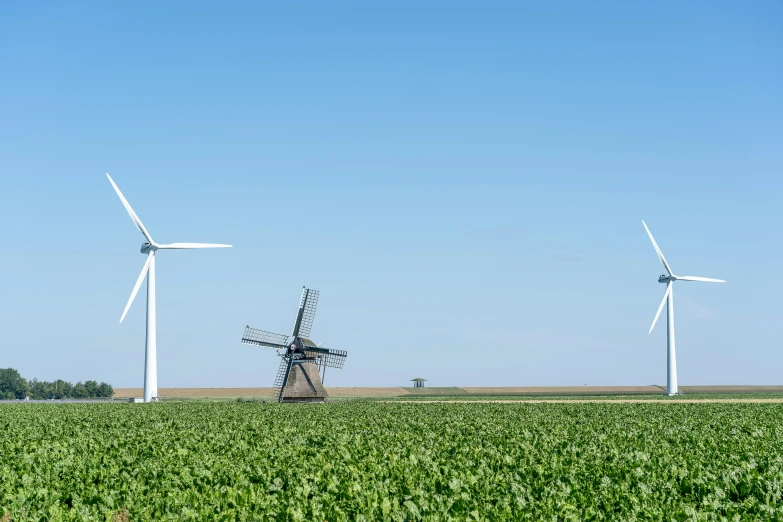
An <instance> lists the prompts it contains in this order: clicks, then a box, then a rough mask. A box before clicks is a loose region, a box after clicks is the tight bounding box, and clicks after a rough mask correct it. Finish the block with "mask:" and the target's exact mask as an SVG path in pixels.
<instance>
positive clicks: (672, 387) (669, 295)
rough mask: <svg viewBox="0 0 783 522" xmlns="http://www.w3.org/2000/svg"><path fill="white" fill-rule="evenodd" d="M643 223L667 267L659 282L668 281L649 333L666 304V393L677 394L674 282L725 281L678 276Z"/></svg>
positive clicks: (721, 281)
mask: <svg viewBox="0 0 783 522" xmlns="http://www.w3.org/2000/svg"><path fill="white" fill-rule="evenodd" d="M642 225H644V229H645V230H646V231H647V235H648V236H650V241H652V244H653V247H655V252H657V253H658V259H660V260H661V263H663V267H664V268H665V269H666V274H661V276H660V277H659V278H658V282H659V283H666V291H665V292H664V293H663V299H662V300H661V304H660V306H658V312H657V313H656V314H655V319H653V322H652V326H650V331H649V332H647V333H648V334H650V333H652V331H653V328H655V323H657V322H658V317H659V316H660V315H661V311H662V310H663V305H664V304H666V323H667V326H668V334H667V337H666V339H667V341H666V348H667V349H666V394H667V395H677V393H678V392H679V390H678V388H677V357H676V352H675V350H674V282H675V281H702V282H704V283H725V282H726V281H724V280H723V279H710V278H709V277H696V276H678V275H674V272H672V269H671V267H670V266H669V263H667V262H666V258H665V257H663V252H661V249H660V248H658V243H656V242H655V238H653V235H652V233H651V232H650V229H649V228H647V223H645V222H644V220H642Z"/></svg>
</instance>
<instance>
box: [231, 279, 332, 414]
mask: <svg viewBox="0 0 783 522" xmlns="http://www.w3.org/2000/svg"><path fill="white" fill-rule="evenodd" d="M317 305H318V290H310V289H309V288H302V299H301V301H300V302H299V311H298V312H297V314H296V322H295V323H294V331H293V333H292V334H291V335H290V336H288V335H282V334H276V333H272V332H267V331H264V330H257V329H255V328H250V327H249V326H246V327H245V333H244V335H243V336H242V342H243V343H244V344H252V345H255V346H265V347H267V348H275V349H276V350H277V355H279V356H280V357H281V361H280V367H279V368H278V370H277V377H276V378H275V384H274V393H275V396H276V397H277V400H278V401H279V402H323V401H324V400H326V397H328V396H329V395H328V394H327V393H326V390H325V389H324V386H323V379H324V376H325V375H326V367H327V366H328V367H330V368H342V367H343V364H344V363H345V358H346V357H347V356H348V352H345V351H343V350H332V349H329V348H321V347H320V346H317V345H316V344H315V343H314V342H313V341H311V340H310V339H308V337H309V336H310V329H311V328H312V327H313V319H314V318H315V307H316V306H317ZM321 372H323V373H321Z"/></svg>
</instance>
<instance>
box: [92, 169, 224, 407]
mask: <svg viewBox="0 0 783 522" xmlns="http://www.w3.org/2000/svg"><path fill="white" fill-rule="evenodd" d="M106 177H107V178H109V183H111V186H112V187H114V190H115V191H116V192H117V195H118V196H119V197H120V200H121V201H122V204H123V205H124V206H125V210H127V211H128V214H130V217H131V219H132V220H133V223H134V224H135V225H136V228H138V229H139V231H140V232H141V233H142V234H144V237H145V238H146V239H147V241H145V242H144V243H142V244H141V253H142V254H146V255H147V261H146V262H145V263H144V267H143V268H142V269H141V274H140V275H139V279H138V280H137V281H136V285H135V286H134V287H133V292H131V296H130V299H128V304H127V305H125V310H124V311H123V312H122V317H121V318H120V322H122V321H123V319H125V315H126V314H127V313H128V309H130V306H131V303H133V299H134V298H135V297H136V294H137V293H138V291H139V288H140V287H141V283H142V281H144V277H145V276H146V277H147V342H146V347H145V350H144V402H150V401H152V400H157V398H158V358H157V344H156V331H155V326H156V320H155V253H156V252H157V251H158V250H179V249H191V248H229V247H231V245H218V244H209V243H170V244H168V245H159V244H157V243H156V242H155V241H153V240H152V236H150V234H149V232H147V229H146V228H144V224H142V222H141V220H140V219H139V216H137V215H136V213H135V212H134V211H133V209H132V208H131V206H130V204H129V203H128V200H127V199H125V196H123V195H122V192H120V189H119V188H118V187H117V185H116V184H115V183H114V180H113V179H111V176H109V174H108V173H107V174H106Z"/></svg>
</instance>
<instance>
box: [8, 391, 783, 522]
mask: <svg viewBox="0 0 783 522" xmlns="http://www.w3.org/2000/svg"><path fill="white" fill-rule="evenodd" d="M3 513H6V515H5V516H6V518H8V519H10V520H14V521H23V520H112V519H114V520H121V519H129V520H133V521H150V520H235V521H239V520H328V521H336V520H666V521H670V520H678V521H679V520H783V405H781V404H707V403H705V404H677V403H675V402H672V403H668V404H612V403H603V404H475V403H474V404H471V403H460V404H409V403H379V402H358V401H357V402H345V403H334V404H325V405H323V404H322V405H278V404H263V403H229V402H224V403H195V402H193V403H175V402H171V403H161V404H146V405H141V404H138V405H131V404H73V405H49V404H12V405H4V406H0V518H2V516H3ZM126 514H127V518H126V516H125V515H126Z"/></svg>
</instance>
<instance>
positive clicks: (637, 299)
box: [0, 1, 783, 387]
mask: <svg viewBox="0 0 783 522" xmlns="http://www.w3.org/2000/svg"><path fill="white" fill-rule="evenodd" d="M781 27H783V7H781V5H780V3H778V2H772V1H769V2H675V1H671V2H656V3H654V4H652V3H638V2H624V1H623V2H581V1H574V2H545V3H540V2H539V3H535V4H534V3H522V2H509V3H499V2H494V3H487V2H475V3H472V4H465V3H461V2H454V1H449V2H428V3H426V5H422V2H389V3H386V4H385V5H383V6H381V5H380V4H379V3H376V2H371V3H368V2H329V3H322V2H288V3H285V4H284V5H272V3H261V2H247V3H240V2H231V3H216V2H213V3H210V4H203V3H194V2H166V3H161V2H134V3H127V2H126V3H121V2H111V3H95V2H84V3H82V2H49V3H46V2H44V3H35V4H32V3H29V2H3V3H2V5H0V78H1V81H0V221H1V222H2V224H3V226H2V229H3V240H4V250H5V252H4V255H3V256H2V257H0V271H1V272H2V274H3V282H2V286H1V287H0V288H2V291H1V292H2V294H0V295H2V299H0V329H2V341H0V367H8V366H11V367H15V368H18V369H19V370H20V371H21V372H22V373H23V375H25V376H27V377H38V378H39V379H53V378H56V377H61V378H66V379H70V380H74V381H76V380H83V379H88V378H97V379H99V380H106V381H109V382H111V383H113V384H114V385H115V386H138V387H140V386H141V385H142V374H143V364H144V299H143V296H144V289H142V292H141V293H140V296H139V297H141V299H138V300H137V302H136V303H135V304H134V306H133V308H132V309H131V311H130V313H129V316H128V319H126V322H125V323H123V324H122V325H120V324H118V320H119V317H120V315H121V313H122V309H123V307H124V305H125V301H126V300H127V298H128V295H129V294H130V291H131V288H132V286H133V283H134V281H135V279H136V277H137V276H138V273H139V271H140V270H141V267H142V264H143V262H144V258H143V256H142V255H141V254H139V253H138V249H139V247H140V244H141V242H142V239H143V238H142V236H141V234H139V233H138V231H137V230H136V229H135V228H134V227H133V225H132V223H131V221H130V219H129V218H128V216H127V214H126V213H125V210H124V209H123V208H122V205H121V204H120V201H119V200H118V198H117V197H116V195H115V194H114V192H113V190H112V188H111V186H110V185H109V183H108V181H107V180H106V177H105V173H106V172H109V173H111V174H112V176H113V177H114V179H115V180H116V182H117V183H118V185H119V186H120V188H121V189H122V190H123V191H124V192H125V195H126V197H127V198H128V199H129V200H130V202H131V204H132V205H133V206H134V208H135V210H136V212H137V213H138V214H139V216H140V217H141V219H142V220H143V221H144V223H145V225H146V226H147V228H148V229H149V230H150V232H151V233H152V234H153V236H154V237H155V239H156V240H158V241H160V242H174V241H197V242H225V243H231V244H233V245H234V248H233V249H231V250H228V251H226V250H219V251H189V252H164V253H163V254H162V255H161V256H160V257H159V260H158V298H159V299H158V323H159V326H158V328H159V329H158V354H159V360H158V364H159V386H161V387H172V386H268V385H270V384H271V382H272V380H273V378H274V374H275V370H276V368H277V364H278V360H277V358H276V357H275V356H274V352H273V351H272V350H264V349H257V348H252V347H249V346H245V345H242V344H240V343H239V339H240V337H241V334H242V329H243V328H244V326H245V325H246V324H250V325H252V326H256V327H260V328H264V329H268V330H272V331H280V332H282V333H289V331H290V328H291V326H292V322H293V319H294V313H295V309H296V306H297V304H298V300H299V293H300V289H301V286H302V285H308V286H310V287H312V288H316V289H319V290H320V291H321V301H320V306H319V310H318V313H317V316H316V319H315V324H314V327H313V338H314V339H315V340H316V341H317V342H322V343H324V345H325V346H330V347H334V348H341V349H346V350H348V351H349V358H348V361H347V364H346V366H345V369H344V370H342V371H331V372H327V384H328V385H331V386H335V385H346V386H394V385H405V384H406V383H407V382H408V381H409V379H411V378H412V377H416V376H423V377H426V378H428V379H429V382H428V384H430V385H434V386H438V385H439V386H449V385H466V386H467V385H474V386H482V385H582V384H593V385H620V384H653V383H656V384H662V383H665V380H666V362H665V361H666V347H665V346H666V344H665V343H666V340H665V328H663V327H662V326H665V323H662V324H659V325H658V327H657V328H656V330H655V331H654V332H653V334H652V335H649V336H648V335H647V329H648V328H649V325H650V322H651V320H652V318H653V315H654V313H655V309H656V307H657V305H658V302H659V301H660V298H661V296H662V295H663V291H664V287H663V285H659V284H658V283H657V276H658V274H659V273H661V271H662V267H661V266H660V264H659V263H658V260H657V258H656V256H655V253H654V251H653V248H652V246H651V245H650V242H649V240H648V239H647V236H646V234H645V232H644V229H643V228H642V224H641V220H642V219H645V220H646V221H647V223H648V225H649V226H650V228H651V230H652V232H653V233H654V234H655V236H656V239H657V240H658V243H659V244H660V246H661V248H662V249H663V252H664V253H665V254H666V256H667V258H668V260H669V262H670V263H671V264H672V266H673V268H674V270H675V272H677V273H679V274H681V275H700V276H706V277H718V278H723V279H726V280H728V283H727V284H724V285H710V284H699V283H682V284H679V285H678V286H677V288H676V293H675V298H676V310H677V336H678V337H677V341H678V343H677V347H678V366H679V377H680V384H682V385H689V384H741V383H742V384H776V383H777V384H780V383H781V381H783V377H781V374H782V373H783V350H781V348H782V346H781V341H782V340H783V321H781V317H783V302H782V301H781V298H780V296H781V295H783V279H782V277H781V272H780V268H779V267H780V262H781V253H783V242H782V241H781V239H783V232H782V231H781V218H783V209H781V206H780V201H781V189H782V188H783V176H781V174H783V148H781V143H783V59H781V57H782V56H783V31H781Z"/></svg>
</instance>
